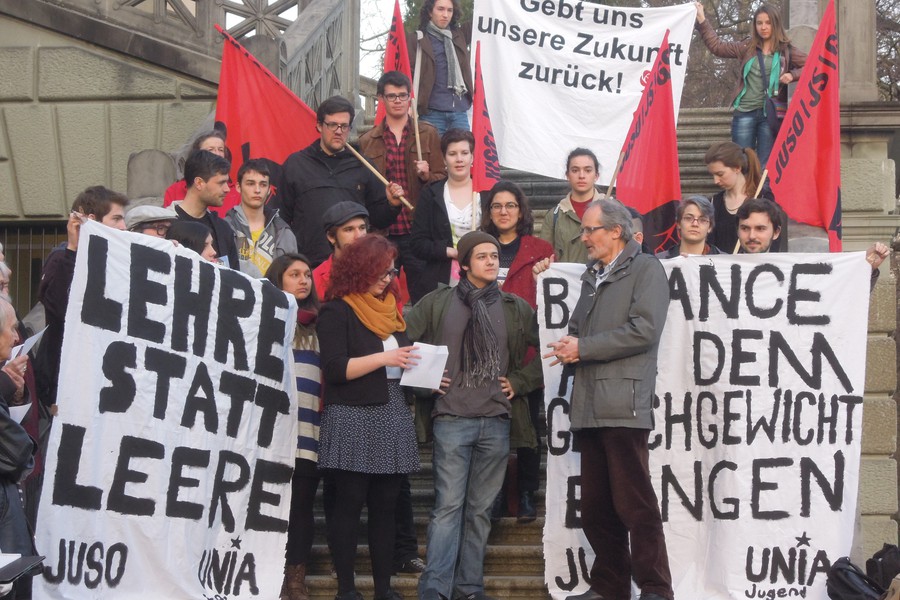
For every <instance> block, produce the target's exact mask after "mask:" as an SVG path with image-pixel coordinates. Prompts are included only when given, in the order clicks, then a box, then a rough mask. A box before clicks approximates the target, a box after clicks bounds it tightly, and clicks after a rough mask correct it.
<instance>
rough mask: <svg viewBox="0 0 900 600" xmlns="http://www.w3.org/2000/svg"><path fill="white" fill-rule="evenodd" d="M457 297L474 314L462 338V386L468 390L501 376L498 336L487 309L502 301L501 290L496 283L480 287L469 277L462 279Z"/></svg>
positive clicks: (457, 290) (457, 288) (457, 289)
mask: <svg viewBox="0 0 900 600" xmlns="http://www.w3.org/2000/svg"><path fill="white" fill-rule="evenodd" d="M456 295H457V296H459V299H460V300H462V302H463V304H465V305H466V306H468V307H469V309H470V310H471V311H472V316H471V317H470V318H469V322H468V323H467V324H466V329H465V331H464V332H463V339H462V348H461V357H460V366H461V367H462V376H463V381H462V383H463V387H467V388H474V387H479V386H481V385H483V384H485V383H487V382H489V381H493V380H495V379H497V377H499V376H500V350H499V348H498V347H497V345H498V342H497V334H496V333H494V328H493V326H492V325H491V318H490V314H488V306H491V305H492V304H494V303H495V302H497V301H498V300H499V299H500V287H499V286H498V285H497V282H496V281H493V282H491V283H490V284H489V285H487V286H485V287H483V288H477V287H475V286H474V285H472V282H471V281H469V278H468V277H460V278H459V284H458V285H457V286H456Z"/></svg>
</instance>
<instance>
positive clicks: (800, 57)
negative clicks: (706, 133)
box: [694, 2, 806, 166]
mask: <svg viewBox="0 0 900 600" xmlns="http://www.w3.org/2000/svg"><path fill="white" fill-rule="evenodd" d="M694 4H696V6H697V24H696V29H697V31H698V32H699V33H700V38H701V39H702V40H703V43H704V44H706V47H707V48H708V49H709V51H710V52H712V53H713V54H714V55H716V56H718V57H720V58H737V59H740V61H741V70H740V76H739V78H738V79H737V81H736V82H735V86H734V89H733V91H732V94H731V101H730V106H731V107H732V108H733V109H734V116H733V117H732V120H731V139H732V140H733V141H734V142H735V143H736V144H739V145H740V146H741V147H742V148H747V147H749V148H753V149H754V150H755V151H756V153H757V154H759V161H760V163H762V165H763V166H765V164H766V161H768V160H769V154H770V153H771V152H772V145H773V144H774V143H775V135H776V133H777V130H776V131H774V132H773V130H772V129H771V127H770V126H769V123H768V113H769V112H770V111H772V110H782V111H783V110H784V109H786V108H787V84H789V83H791V82H792V81H797V79H799V78H800V71H801V70H802V68H803V65H804V64H806V53H805V52H803V51H802V50H800V49H798V48H797V47H795V46H794V45H793V44H791V40H790V38H788V36H787V33H786V32H785V31H784V27H783V26H782V23H781V14H780V13H779V12H778V9H777V8H775V7H774V6H772V5H771V4H763V5H762V6H760V7H759V8H758V9H756V12H754V13H753V27H752V28H751V30H750V38H749V39H744V40H741V41H740V42H726V41H723V40H721V39H720V38H719V36H718V35H717V34H716V30H715V29H713V27H712V25H710V23H709V21H708V20H707V19H706V14H705V13H704V10H703V3H701V2H695V3H694ZM760 63H762V65H760ZM764 75H765V77H764ZM782 116H783V114H782Z"/></svg>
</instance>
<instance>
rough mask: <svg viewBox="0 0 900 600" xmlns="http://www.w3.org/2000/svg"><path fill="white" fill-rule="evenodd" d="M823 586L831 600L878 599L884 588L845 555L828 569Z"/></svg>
mask: <svg viewBox="0 0 900 600" xmlns="http://www.w3.org/2000/svg"><path fill="white" fill-rule="evenodd" d="M825 588H826V590H827V591H828V597H829V598H831V600H879V599H880V598H881V596H882V594H884V590H883V589H882V588H881V586H879V585H878V584H877V583H876V582H875V581H873V580H872V579H870V578H869V577H867V576H866V574H865V573H863V572H862V570H861V569H860V568H859V567H857V566H856V565H854V564H853V563H852V562H850V559H849V558H847V557H846V556H845V557H843V558H839V559H837V560H836V561H834V564H832V565H831V568H830V569H828V576H827V579H826V580H825Z"/></svg>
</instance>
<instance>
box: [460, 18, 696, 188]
mask: <svg viewBox="0 0 900 600" xmlns="http://www.w3.org/2000/svg"><path fill="white" fill-rule="evenodd" d="M696 14H697V13H696V9H695V7H694V5H693V4H682V5H679V6H670V7H663V8H625V7H609V6H603V5H601V4H593V3H588V2H581V1H572V0H558V1H556V2H554V1H553V0H519V1H518V2H476V3H475V10H474V15H473V28H472V36H473V42H472V43H473V44H475V43H477V42H479V41H480V42H481V46H482V55H481V60H482V63H481V66H482V67H483V69H484V85H485V92H486V95H487V97H488V98H490V101H491V112H492V117H493V125H494V133H495V134H496V138H497V150H498V153H499V155H500V156H502V157H503V164H504V166H508V167H512V168H516V169H522V170H523V171H529V172H532V173H539V174H541V175H546V176H548V177H556V178H559V177H561V176H562V175H563V174H564V173H565V159H566V156H567V155H568V153H569V151H570V150H572V149H573V148H575V147H578V146H582V147H585V148H589V149H591V150H593V151H594V152H595V153H596V155H597V157H598V158H599V159H600V163H601V165H602V167H603V169H602V171H601V174H600V183H601V184H604V185H605V184H608V183H609V180H610V178H611V176H612V173H613V168H614V166H615V164H616V161H617V159H618V157H619V149H620V148H621V147H622V144H623V142H624V141H625V134H626V133H627V132H628V127H629V125H630V123H631V116H632V114H633V113H634V110H635V108H636V107H637V105H638V101H639V100H640V98H641V94H642V92H643V89H644V85H643V80H644V79H645V77H646V73H647V72H649V71H650V68H651V67H652V66H653V62H654V60H655V58H656V55H657V53H658V51H659V41H660V40H661V39H663V34H664V33H665V31H666V29H670V30H671V34H670V46H669V48H670V63H671V70H672V91H673V100H674V111H675V117H676V118H677V115H678V108H679V106H680V104H681V90H682V88H683V87H684V76H685V69H686V67H687V57H688V50H689V48H690V42H691V34H692V32H693V29H694V20H695V18H696Z"/></svg>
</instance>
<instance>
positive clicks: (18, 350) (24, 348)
mask: <svg viewBox="0 0 900 600" xmlns="http://www.w3.org/2000/svg"><path fill="white" fill-rule="evenodd" d="M45 331H47V328H46V327H44V328H43V329H41V330H40V331H38V332H37V333H36V334H34V335H33V336H31V337H30V338H28V339H27V340H25V341H24V342H23V343H21V344H19V345H18V346H16V347H15V348H13V349H12V351H11V352H10V353H9V360H12V359H14V358H18V357H19V356H21V355H22V354H28V353H29V352H31V349H32V348H34V346H35V344H37V343H38V342H39V341H41V338H42V337H44V332H45Z"/></svg>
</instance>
